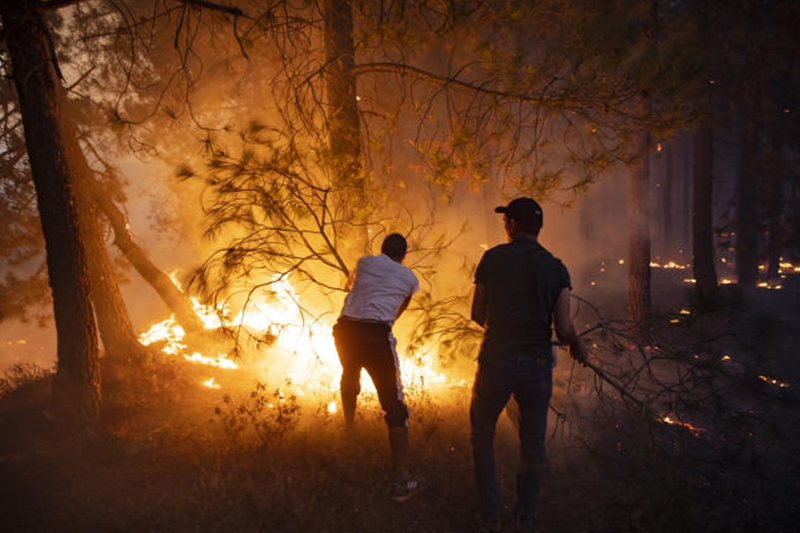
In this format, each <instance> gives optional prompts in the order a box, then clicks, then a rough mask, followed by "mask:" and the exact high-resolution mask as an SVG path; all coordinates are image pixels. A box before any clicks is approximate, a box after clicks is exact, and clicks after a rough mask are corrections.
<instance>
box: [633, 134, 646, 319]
mask: <svg viewBox="0 0 800 533" xmlns="http://www.w3.org/2000/svg"><path fill="white" fill-rule="evenodd" d="M636 144H637V146H636V152H637V154H638V156H639V160H638V162H637V163H636V164H635V166H634V167H633V168H632V169H631V173H630V182H629V185H628V232H629V240H628V317H629V318H630V319H631V320H633V321H634V322H635V323H637V324H640V323H642V322H643V321H644V319H645V318H646V317H647V315H648V314H649V313H650V216H651V214H650V204H651V202H650V154H649V150H650V133H649V132H648V131H647V130H646V129H642V130H641V131H639V133H638V134H637V139H636Z"/></svg>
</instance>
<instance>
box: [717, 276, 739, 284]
mask: <svg viewBox="0 0 800 533" xmlns="http://www.w3.org/2000/svg"><path fill="white" fill-rule="evenodd" d="M719 283H720V285H732V284H734V283H736V280H735V279H732V278H719Z"/></svg>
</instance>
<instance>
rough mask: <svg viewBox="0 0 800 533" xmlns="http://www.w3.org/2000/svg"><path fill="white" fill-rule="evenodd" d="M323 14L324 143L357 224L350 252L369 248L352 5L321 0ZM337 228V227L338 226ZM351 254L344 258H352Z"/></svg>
mask: <svg viewBox="0 0 800 533" xmlns="http://www.w3.org/2000/svg"><path fill="white" fill-rule="evenodd" d="M323 11H324V13H323V14H324V17H325V60H326V64H327V66H326V68H325V92H326V96H327V104H328V114H327V121H328V124H327V126H328V142H329V149H330V167H331V171H332V172H333V175H334V183H335V184H336V186H337V187H338V188H340V189H346V191H347V194H346V196H347V197H348V199H347V201H348V202H351V203H352V205H351V206H349V210H350V212H351V213H353V220H352V222H354V223H355V224H356V225H357V226H356V228H355V232H354V235H353V241H352V243H351V245H350V246H345V250H347V251H349V252H351V253H348V254H347V255H348V256H351V255H356V256H359V255H362V254H363V253H364V252H366V251H368V250H369V237H368V235H367V228H366V225H364V224H363V223H364V221H365V218H366V217H365V213H366V210H367V206H366V185H367V183H366V174H365V173H364V169H363V164H362V153H361V124H360V122H359V117H358V99H357V94H356V78H355V75H354V73H353V67H355V44H354V43H353V7H352V5H351V4H350V1H349V0H324V3H323ZM340 229H341V228H340ZM354 259H355V258H354V257H348V260H350V261H353V260H354Z"/></svg>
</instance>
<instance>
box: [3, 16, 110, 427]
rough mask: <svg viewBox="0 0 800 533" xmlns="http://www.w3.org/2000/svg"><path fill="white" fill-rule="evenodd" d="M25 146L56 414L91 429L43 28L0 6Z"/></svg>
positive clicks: (91, 383)
mask: <svg viewBox="0 0 800 533" xmlns="http://www.w3.org/2000/svg"><path fill="white" fill-rule="evenodd" d="M0 16H2V20H3V30H4V32H5V36H4V37H5V42H6V44H7V46H8V53H9V55H10V57H11V62H12V68H13V78H14V85H15V87H16V90H17V96H18V98H19V103H20V113H21V115H22V122H23V128H24V131H25V144H26V147H27V151H28V158H29V160H30V165H31V171H32V174H33V181H34V186H35V188H36V198H37V205H38V208H39V216H40V218H41V221H42V231H43V233H44V239H45V250H46V254H47V269H48V276H49V281H50V287H51V289H52V293H53V311H54V317H55V323H56V334H57V338H58V341H57V346H58V348H57V349H58V371H57V374H56V379H55V380H54V382H53V400H54V406H55V408H56V409H57V410H58V411H59V412H60V413H61V414H62V415H63V416H65V417H67V418H68V419H71V420H72V421H73V422H75V423H77V424H89V425H92V424H94V423H96V421H97V418H98V415H99V411H100V365H99V359H98V349H97V329H96V325H95V321H94V316H93V310H92V302H91V300H90V296H89V281H88V275H87V269H86V255H85V251H84V247H83V243H82V242H81V240H80V235H79V232H78V226H77V213H76V204H75V198H74V193H73V189H72V178H73V176H72V174H71V173H72V169H71V168H70V164H69V162H68V156H67V153H66V151H65V149H64V137H65V132H64V130H63V129H62V127H61V124H60V122H59V121H60V119H61V112H62V110H61V108H60V106H59V102H60V101H61V100H60V99H59V91H63V89H62V88H61V86H60V84H59V82H58V80H57V78H56V75H55V70H54V64H53V62H52V60H53V58H52V57H51V56H50V48H49V46H48V42H47V37H46V35H45V33H44V32H45V31H46V26H45V23H44V20H43V19H42V16H41V14H40V13H39V12H38V10H37V7H36V2H30V1H25V0H5V1H3V2H0Z"/></svg>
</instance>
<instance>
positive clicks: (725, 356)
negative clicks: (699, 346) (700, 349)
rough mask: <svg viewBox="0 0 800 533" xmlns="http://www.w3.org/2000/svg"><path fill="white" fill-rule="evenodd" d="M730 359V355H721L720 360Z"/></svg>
mask: <svg viewBox="0 0 800 533" xmlns="http://www.w3.org/2000/svg"><path fill="white" fill-rule="evenodd" d="M730 360H731V356H730V355H723V356H722V359H721V361H730Z"/></svg>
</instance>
